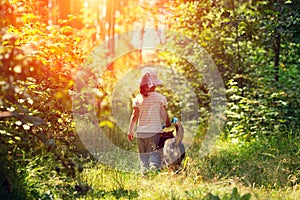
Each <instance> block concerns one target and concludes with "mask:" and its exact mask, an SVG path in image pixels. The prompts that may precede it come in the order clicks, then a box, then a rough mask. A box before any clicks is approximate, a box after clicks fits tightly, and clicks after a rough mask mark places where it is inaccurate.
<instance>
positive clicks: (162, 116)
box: [128, 67, 170, 173]
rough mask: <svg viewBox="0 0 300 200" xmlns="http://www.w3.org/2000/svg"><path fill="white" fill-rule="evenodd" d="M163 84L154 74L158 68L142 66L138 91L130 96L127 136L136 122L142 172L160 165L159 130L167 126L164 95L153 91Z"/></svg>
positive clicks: (130, 133) (132, 130)
mask: <svg viewBox="0 0 300 200" xmlns="http://www.w3.org/2000/svg"><path fill="white" fill-rule="evenodd" d="M159 85H162V81H160V80H159V79H158V77H157V70H156V69H155V68H151V67H145V68H144V69H143V71H142V78H141V80H140V94H138V95H137V96H136V97H135V98H134V100H133V112H132V115H131V119H130V125H129V131H128V139H129V140H132V139H133V136H134V128H135V125H136V123H137V127H136V132H137V145H138V152H139V158H140V162H141V171H142V173H145V172H147V170H149V169H150V170H156V169H159V167H160V157H159V153H158V151H157V146H158V142H159V133H161V132H162V125H163V123H164V124H165V125H166V126H170V120H169V117H168V114H167V110H166V106H167V100H166V98H165V97H164V96H163V95H162V94H160V93H158V92H156V91H155V89H156V86H159Z"/></svg>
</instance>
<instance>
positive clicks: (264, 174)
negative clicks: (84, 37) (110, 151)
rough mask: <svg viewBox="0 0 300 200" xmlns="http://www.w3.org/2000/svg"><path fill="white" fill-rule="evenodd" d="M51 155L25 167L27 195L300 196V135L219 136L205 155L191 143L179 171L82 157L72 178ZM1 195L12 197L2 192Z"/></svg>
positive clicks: (230, 199)
mask: <svg viewBox="0 0 300 200" xmlns="http://www.w3.org/2000/svg"><path fill="white" fill-rule="evenodd" d="M47 155H48V154H47ZM47 155H45V156H44V157H36V158H35V159H32V160H31V161H30V162H28V164H27V165H26V166H25V167H24V168H22V170H21V172H22V173H21V174H22V175H23V177H24V178H23V179H24V182H23V183H22V184H20V185H22V186H24V191H26V192H27V197H28V199H45V200H46V199H47V200H48V199H55V200H56V199H72V200H73V199H78V200H85V199H93V200H94V199H142V200H144V199H146V200H147V199H200V200H218V199H220V200H234V199H240V200H247V199H251V200H252V199H257V200H264V199H265V200H269V199H275V200H296V199H298V197H299V196H300V188H299V186H300V185H299V178H300V167H299V166H300V159H299V158H300V145H299V137H298V136H297V137H296V136H295V137H289V136H288V137H281V138H280V139H278V138H276V137H265V138H259V139H256V140H252V141H248V142H245V140H238V139H219V140H218V141H217V143H216V145H215V147H214V148H213V150H212V151H211V152H210V154H209V155H207V156H206V157H204V158H201V157H199V156H198V155H197V149H194V148H192V147H191V148H189V149H187V158H186V160H184V165H183V167H184V168H183V170H182V171H180V172H179V173H177V174H174V173H172V172H170V171H168V170H166V169H165V170H162V171H161V172H160V173H152V174H151V173H150V174H148V175H146V176H141V174H140V173H128V172H123V171H117V170H115V169H112V168H111V167H109V166H105V165H103V164H101V163H99V162H97V161H95V160H91V159H89V160H88V161H87V159H84V158H82V161H81V162H82V163H83V162H84V163H85V164H84V170H83V171H82V172H81V173H79V174H78V176H77V177H76V179H73V178H71V177H68V176H65V175H63V173H61V174H58V173H57V172H56V168H57V167H58V163H57V161H56V160H55V159H54V158H53V157H51V156H47ZM19 192H20V191H16V193H19ZM10 196H11V197H13V196H14V195H13V194H12V195H10ZM6 197H8V196H6ZM15 197H16V196H15ZM0 199H8V198H1V195H0ZM13 199H16V198H13ZM19 199H22V198H19Z"/></svg>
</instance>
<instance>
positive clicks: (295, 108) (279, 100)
mask: <svg viewBox="0 0 300 200" xmlns="http://www.w3.org/2000/svg"><path fill="white" fill-rule="evenodd" d="M104 8H105V9H104ZM148 26H151V27H156V28H168V29H170V30H172V31H175V32H178V33H181V34H183V35H185V36H187V37H189V38H191V39H193V40H194V41H197V42H198V43H199V44H200V45H201V46H202V47H203V48H204V49H205V50H206V51H207V52H208V54H209V55H210V56H211V57H212V59H213V60H214V62H215V63H216V65H217V67H218V70H219V71H220V73H221V76H222V78H223V81H224V84H225V87H226V94H227V99H226V102H227V109H226V118H227V120H226V123H225V125H224V131H223V133H222V136H223V139H224V140H227V139H236V140H237V141H240V142H241V144H243V142H250V143H251V142H258V143H259V144H265V145H263V146H264V148H267V147H268V146H270V149H272V148H275V149H276V156H277V157H278V158H280V159H279V161H278V162H279V163H281V162H282V161H283V160H284V159H285V158H286V160H288V161H286V160H285V161H286V162H285V163H284V167H283V168H284V170H285V171H284V173H282V174H280V175H282V176H283V177H281V176H280V178H279V179H276V177H271V178H270V179H269V181H270V182H272V181H274V182H276V181H277V182H280V184H278V185H285V184H287V182H286V180H285V179H288V177H292V178H293V184H296V183H297V181H298V178H299V174H300V173H299V168H298V167H297V166H299V137H300V136H299V130H300V129H299V120H300V119H299V118H300V115H299V112H300V110H299V109H300V108H299V105H300V102H299V101H300V100H299V96H300V85H299V84H300V80H299V79H300V78H299V70H300V68H299V66H300V3H299V2H298V1H292V0H269V1H263V0H252V1H243V0H236V1H234V0H223V1H221V0H201V1H197V0H193V1H192V0H191V1H183V0H177V1H171V0H165V1H162V0H161V1H137V0H128V1H123V0H113V1H83V0H80V1H76V2H75V1H72V0H68V1H63V2H62V1H52V0H49V1H47V0H30V1H22V0H1V1H0V27H1V29H0V32H1V36H0V42H1V43H0V89H1V93H0V96H1V98H0V134H1V137H0V141H1V145H0V155H1V156H0V162H1V165H0V185H1V186H2V187H1V188H0V197H1V198H2V197H3V198H4V197H5V198H6V199H9V198H10V199H26V198H27V199H55V198H62V199H67V198H72V196H73V195H78V194H84V193H86V192H87V191H88V190H89V189H90V188H89V186H88V185H86V184H85V183H84V181H83V180H82V176H81V172H82V171H83V168H84V165H85V164H86V163H87V160H89V153H88V152H87V151H86V149H85V148H84V146H83V145H82V144H81V141H80V138H79V136H78V135H77V134H76V132H75V128H74V126H75V125H74V122H73V116H72V95H74V80H76V75H77V72H78V71H79V70H82V69H83V65H84V62H85V60H86V58H87V56H88V55H89V53H90V51H91V50H93V49H94V48H95V47H96V46H98V45H99V44H101V43H102V42H103V41H104V40H105V39H108V38H109V37H112V36H113V35H115V34H119V33H122V32H126V31H130V30H134V29H136V28H141V29H144V28H145V27H148ZM157 30H158V29H157ZM112 42H113V40H112ZM112 42H110V43H108V44H107V45H108V47H107V49H108V50H109V52H105V53H106V54H107V56H110V55H111V54H113V53H114V52H115V51H121V52H122V45H130V44H129V42H128V44H122V45H121V46H119V47H118V49H115V48H116V45H115V44H113V43H112ZM173 48H174V50H175V51H176V48H179V47H178V46H176V45H174V46H173ZM156 55H157V56H156ZM148 56H149V55H148ZM147 59H148V60H149V58H147V55H143V52H142V51H134V52H130V53H128V54H126V55H124V56H123V57H122V58H119V59H117V60H116V61H115V62H114V63H111V64H110V65H109V66H107V72H106V73H105V74H104V76H103V77H102V82H99V83H97V86H95V88H96V91H97V93H96V95H97V109H98V110H97V114H98V117H99V119H100V120H101V122H102V123H100V126H102V127H104V128H105V129H107V130H110V131H107V132H108V133H109V137H110V138H111V139H112V141H113V142H115V143H116V144H117V145H118V146H120V147H122V148H126V149H127V148H128V145H129V144H128V142H127V140H126V136H125V135H124V133H123V132H121V133H120V130H119V129H118V128H117V127H116V126H115V122H114V120H113V119H111V118H109V117H110V114H111V113H110V112H111V99H110V97H111V94H112V92H113V89H114V86H115V83H116V82H117V81H118V79H119V78H120V77H122V76H123V75H124V74H125V73H126V72H127V70H130V69H135V68H136V67H138V65H139V64H140V63H143V62H147ZM151 62H152V63H164V64H165V65H167V66H171V68H172V69H174V70H176V71H178V72H182V73H183V74H184V76H185V78H186V79H187V80H189V81H190V82H191V83H192V84H191V87H192V88H193V90H194V92H195V93H196V98H197V102H198V103H199V110H200V111H201V112H200V116H199V117H200V118H199V123H200V127H201V128H199V131H198V133H197V134H198V135H199V136H203V135H205V130H206V127H207V120H208V116H209V112H210V96H209V92H210V91H209V88H207V86H206V85H205V83H204V82H203V79H202V77H199V76H195V70H194V68H193V66H192V65H191V64H190V63H188V62H187V61H186V60H184V59H179V58H178V57H176V56H174V55H172V54H170V53H168V52H160V53H158V54H155V57H154V58H153V57H152V58H151ZM84 70H86V69H84ZM89 73H93V72H90V71H88V72H87V77H89V75H88V74H89ZM169 78H171V79H174V78H176V74H175V75H174V77H169ZM160 91H161V92H163V93H164V94H165V95H166V96H167V98H168V101H169V113H170V115H171V116H178V115H179V113H178V97H176V95H173V94H172V93H171V92H170V91H168V89H166V88H161V89H160ZM136 92H137V91H132V94H129V95H128V101H130V98H131V97H132V96H134V94H136ZM130 95H132V96H130ZM187 95H188V94H187ZM128 119H129V116H128ZM278 141H281V143H280V145H278V146H277V143H278ZM195 143H196V146H197V145H198V146H201V140H199V141H198V140H195ZM251 144H252V143H251ZM259 144H257V145H258V146H259ZM285 145H287V146H286V148H287V149H285V150H284V151H283V150H282V148H285ZM291 145H292V147H291ZM247 148H248V149H247ZM256 148H257V146H256V145H254V146H251V145H250V146H247V145H246V146H245V147H244V149H245V150H244V151H243V152H242V153H241V154H243V156H244V157H243V158H248V156H249V155H248V154H247V153H249V152H250V155H251V152H252V151H253V149H256ZM260 148H262V146H260ZM270 149H269V150H270ZM273 150H274V149H273ZM266 151H267V150H266ZM281 151H282V152H283V154H280V153H278V152H281ZM267 152H268V153H270V154H273V153H274V152H272V151H271V150H270V152H269V151H267ZM252 153H253V152H252ZM191 156H192V150H191ZM221 156H222V154H221ZM223 156H224V157H222V158H224V159H227V161H224V162H222V160H220V159H219V157H208V158H206V159H207V160H204V161H203V160H202V161H201V162H200V163H201V164H202V166H203V168H204V169H205V170H203V171H202V173H203V174H202V176H204V177H208V178H213V177H219V176H222V174H223V175H224V176H225V174H226V175H228V174H229V175H232V176H240V174H239V172H240V171H238V170H237V169H236V171H229V172H228V171H226V169H227V168H226V169H224V168H220V169H219V168H218V166H221V165H224V163H225V162H227V163H230V164H232V165H234V163H236V160H235V157H234V156H232V155H231V154H230V152H229V153H228V154H224V155H223ZM195 159H196V158H195ZM261 159H262V160H261ZM258 161H261V162H264V161H265V160H264V159H263V157H259V158H258ZM203 162H204V163H203ZM241 162H242V161H241ZM278 162H277V164H278ZM195 163H197V162H195ZM211 166H216V167H211ZM242 166H243V165H242ZM245 166H246V164H245ZM266 166H268V165H266ZM193 167H194V169H195V170H196V169H199V168H200V166H199V165H197V164H195V166H194V165H193ZM247 167H249V166H246V167H245V168H247ZM250 167H251V166H250ZM272 167H278V165H274V166H273V165H272V166H270V168H272ZM211 169H214V170H211ZM239 170H241V171H242V169H239ZM255 170H256V168H255V169H253V171H255ZM259 170H261V168H259V169H257V171H259ZM257 171H255V172H253V173H257ZM190 172H191V174H193V173H192V171H191V170H190ZM249 173H250V172H249ZM278 173H279V172H278ZM197 174H198V173H197ZM220 174H221V175H220ZM198 175H199V174H198ZM252 175H253V174H247V177H248V178H249V179H247V181H248V182H247V183H249V184H250V185H251V184H254V183H258V184H265V182H264V181H263V180H264V179H268V176H266V177H261V179H260V180H257V179H259V178H260V177H258V178H257V179H254V178H253V177H252V178H251V176H252ZM194 178H195V179H197V178H196V177H194ZM265 181H267V182H268V180H265Z"/></svg>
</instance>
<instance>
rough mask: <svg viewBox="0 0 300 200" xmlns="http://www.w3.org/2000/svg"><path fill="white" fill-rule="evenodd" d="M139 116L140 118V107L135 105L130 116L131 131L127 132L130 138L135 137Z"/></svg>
mask: <svg viewBox="0 0 300 200" xmlns="http://www.w3.org/2000/svg"><path fill="white" fill-rule="evenodd" d="M138 118H139V109H138V108H137V107H134V108H133V112H132V114H131V118H130V125H129V131H128V133H127V137H128V140H132V139H133V134H134V132H133V129H134V126H135V124H136V122H137V120H138Z"/></svg>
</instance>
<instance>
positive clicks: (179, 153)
mask: <svg viewBox="0 0 300 200" xmlns="http://www.w3.org/2000/svg"><path fill="white" fill-rule="evenodd" d="M175 128H176V135H175V137H174V136H173V137H170V138H167V139H165V141H164V145H163V151H162V161H163V163H164V164H165V165H166V166H168V167H169V168H171V169H173V170H178V169H179V167H180V165H181V162H182V160H183V159H184V157H185V147H184V144H183V143H182V140H183V136H184V129H183V126H182V125H181V123H180V122H179V121H177V122H175Z"/></svg>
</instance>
